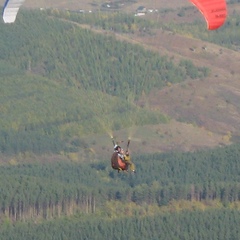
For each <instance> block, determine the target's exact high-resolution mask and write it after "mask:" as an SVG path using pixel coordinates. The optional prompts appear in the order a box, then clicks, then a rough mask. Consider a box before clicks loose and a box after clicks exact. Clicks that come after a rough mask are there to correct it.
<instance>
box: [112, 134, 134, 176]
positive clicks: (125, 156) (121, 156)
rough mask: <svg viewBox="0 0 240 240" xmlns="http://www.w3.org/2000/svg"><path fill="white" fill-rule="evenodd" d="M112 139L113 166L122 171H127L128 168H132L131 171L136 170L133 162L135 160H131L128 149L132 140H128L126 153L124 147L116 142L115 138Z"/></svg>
mask: <svg viewBox="0 0 240 240" xmlns="http://www.w3.org/2000/svg"><path fill="white" fill-rule="evenodd" d="M112 141H113V145H114V153H113V155H112V158H111V165H112V168H113V169H115V170H118V172H120V171H126V172H127V171H128V168H130V171H131V172H135V165H134V164H133V162H131V159H130V155H129V151H128V148H129V145H130V140H128V143H127V150H126V152H125V153H124V152H123V149H122V148H121V147H120V146H119V145H117V144H115V141H114V140H113V138H112Z"/></svg>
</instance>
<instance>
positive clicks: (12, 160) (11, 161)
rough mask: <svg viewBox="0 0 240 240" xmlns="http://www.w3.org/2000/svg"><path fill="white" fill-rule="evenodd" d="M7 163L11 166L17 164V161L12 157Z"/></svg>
mask: <svg viewBox="0 0 240 240" xmlns="http://www.w3.org/2000/svg"><path fill="white" fill-rule="evenodd" d="M9 164H10V165H12V166H16V165H18V162H17V161H16V159H14V158H12V159H10V160H9Z"/></svg>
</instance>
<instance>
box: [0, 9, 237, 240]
mask: <svg viewBox="0 0 240 240" xmlns="http://www.w3.org/2000/svg"><path fill="white" fill-rule="evenodd" d="M88 17H89V18H88ZM111 17H112V16H111V15H109V18H108V17H107V18H106V13H98V14H96V15H91V16H90V15H89V16H84V15H80V14H77V13H74V12H60V11H56V10H47V11H33V10H31V11H29V10H24V11H23V12H22V13H20V14H19V19H18V22H16V24H14V25H4V24H3V23H0V30H1V35H0V49H1V55H0V83H1V88H0V92H1V94H0V101H1V106H0V116H1V118H0V151H1V155H0V157H1V165H0V222H1V225H0V234H1V239H3V240H4V239H18V240H20V239H25V240H28V239H58V240H59V239H119V240H120V239H169V240H170V239H171V240H172V239H186V240H187V239H191V240H192V239H213V240H214V239H224V240H225V239H236V240H237V239H239V238H240V232H239V230H238V229H239V225H240V217H239V216H240V214H239V211H240V163H239V156H240V145H239V143H235V144H233V145H230V146H221V147H218V148H215V149H206V150H199V151H196V152H180V151H179V152H166V153H155V152H153V153H152V154H142V153H141V154H137V155H135V156H133V161H134V163H135V164H136V167H137V172H136V174H132V173H117V172H116V171H113V170H112V169H111V166H110V160H109V159H107V160H106V159H101V158H100V157H99V158H96V156H95V155H94V157H91V155H88V156H87V159H88V161H83V160H82V159H80V161H74V158H72V159H71V158H68V157H67V156H69V155H70V154H73V153H78V152H79V151H81V150H82V149H84V150H86V149H87V150H89V151H90V149H91V148H92V146H90V145H89V144H88V143H87V142H86V141H85V137H86V136H87V135H90V134H101V133H103V132H104V126H105V125H108V127H110V128H113V129H115V130H118V129H123V128H127V127H130V125H131V124H134V125H136V126H143V125H147V124H153V125H154V124H158V123H166V122H168V121H169V117H168V116H165V115H164V114H162V113H161V112H155V111H151V110H150V109H149V108H148V107H147V106H141V107H139V106H138V105H137V104H136V100H138V98H139V97H140V96H142V95H144V94H147V93H149V92H150V91H151V90H152V89H155V88H157V89H161V88H163V87H164V86H166V85H168V84H176V83H181V82H183V81H185V80H186V79H188V80H191V81H194V80H196V79H202V78H205V77H207V76H208V75H209V73H210V72H211V69H208V68H205V67H202V68H199V67H197V66H194V64H193V63H192V62H191V61H188V60H184V61H180V62H179V64H176V63H174V61H173V60H172V59H170V58H168V57H167V56H162V55H159V54H156V53H153V52H151V51H148V50H146V49H144V48H143V47H141V46H138V45H134V44H130V43H126V42H124V41H118V40H116V38H114V36H112V35H111V34H107V35H102V34H98V33H95V32H94V31H92V30H89V29H84V28H81V27H79V26H78V25H76V24H88V25H89V26H92V28H94V29H95V28H96V29H97V28H99V27H101V28H103V29H107V28H108V29H112V31H113V32H114V31H115V32H130V31H133V30H136V29H138V30H139V29H140V30H141V29H143V28H145V29H146V28H147V29H148V31H149V33H148V34H152V32H151V29H152V28H155V27H161V28H164V27H166V28H170V27H171V28H172V29H173V30H175V29H179V31H188V30H187V28H193V25H194V28H195V29H197V30H196V33H194V34H197V31H198V34H199V35H200V32H201V27H200V26H199V23H197V22H195V23H194V24H186V25H184V26H182V25H178V26H176V25H172V26H163V25H161V26H158V25H152V23H151V22H149V21H142V20H139V21H138V20H135V19H133V18H132V17H130V16H127V15H119V16H114V20H115V21H112V20H111ZM118 18H119V19H118ZM104 19H105V21H104ZM100 20H101V21H100ZM237 21H238V20H237V17H235V16H234V19H230V20H229V23H228V25H229V26H231V27H230V28H224V29H223V35H222V37H223V38H224V33H225V36H226V34H227V33H228V31H230V29H231V34H230V33H229V35H228V36H227V38H226V39H225V40H222V41H221V44H225V45H228V44H229V42H227V41H228V40H229V39H231V41H232V42H234V41H235V40H234V36H235V35H237V34H239V33H238V31H234V30H233V29H234V27H236V26H237V25H238V24H237ZM112 23H113V24H116V26H115V25H114V26H110V24H112ZM120 26H121V27H123V26H125V27H124V30H122V29H120ZM198 27H199V28H198ZM198 29H199V30H198ZM196 36H197V35H196ZM208 39H209V38H208ZM119 102H121V104H119ZM119 113H120V116H119ZM93 144H94V143H92V145H93ZM51 156H54V157H52V158H50V157H51ZM81 157H82V158H83V156H81ZM6 159H7V160H6ZM19 159H21V161H19ZM26 159H28V161H26ZM29 159H31V160H30V161H29ZM49 159H50V160H49Z"/></svg>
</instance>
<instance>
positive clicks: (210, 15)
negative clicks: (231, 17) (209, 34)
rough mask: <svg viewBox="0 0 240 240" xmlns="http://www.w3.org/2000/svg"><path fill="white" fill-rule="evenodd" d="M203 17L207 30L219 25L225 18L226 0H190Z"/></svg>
mask: <svg viewBox="0 0 240 240" xmlns="http://www.w3.org/2000/svg"><path fill="white" fill-rule="evenodd" d="M190 2H191V3H193V4H194V5H195V6H196V7H197V8H198V9H199V11H200V12H201V13H202V14H203V16H204V17H205V20H206V22H207V28H208V30H215V29H217V28H219V27H221V26H222V25H223V24H224V22H225V20H226V18H227V4H226V0H190Z"/></svg>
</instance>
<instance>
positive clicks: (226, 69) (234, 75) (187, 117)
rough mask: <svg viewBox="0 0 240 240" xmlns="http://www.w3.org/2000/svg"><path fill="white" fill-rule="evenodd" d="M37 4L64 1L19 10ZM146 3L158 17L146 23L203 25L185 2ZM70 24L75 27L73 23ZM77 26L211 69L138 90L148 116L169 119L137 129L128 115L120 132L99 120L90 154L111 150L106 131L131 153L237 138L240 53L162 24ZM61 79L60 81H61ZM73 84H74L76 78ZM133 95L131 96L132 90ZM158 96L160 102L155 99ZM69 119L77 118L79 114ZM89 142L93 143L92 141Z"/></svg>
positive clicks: (193, 147)
mask: <svg viewBox="0 0 240 240" xmlns="http://www.w3.org/2000/svg"><path fill="white" fill-rule="evenodd" d="M35 4H36V5H35ZM42 4H44V5H45V6H46V8H48V7H50V8H51V7H53V8H55V7H56V6H58V7H59V9H66V8H67V7H66V3H65V2H62V3H54V1H53V2H51V4H50V3H47V2H41V1H38V2H37V3H34V2H33V1H31V2H30V1H27V2H26V4H25V5H24V7H23V9H24V8H27V7H31V8H32V7H34V8H35V7H41V6H42ZM49 4H50V5H49ZM82 4H83V6H89V5H91V6H95V7H96V9H97V8H99V7H100V6H101V2H100V1H99V2H97V3H96V4H90V3H89V2H88V1H86V2H85V3H84V2H83V3H82ZM138 5H142V2H140V1H139V2H135V3H134V2H130V3H129V4H127V5H125V7H123V8H122V9H121V11H122V12H124V11H132V12H134V11H135V10H134V9H136V7H137V6H138ZM146 6H147V7H150V6H155V7H156V8H158V9H160V10H161V11H160V13H159V14H157V15H156V14H155V15H153V14H147V15H146V17H145V18H146V20H147V21H148V20H150V21H156V22H159V23H160V24H164V25H163V26H167V25H168V24H170V23H171V22H172V20H174V24H182V23H185V22H193V21H195V20H196V19H197V20H199V21H200V23H201V24H202V26H203V27H204V26H205V25H204V22H203V19H202V16H201V15H200V13H198V12H197V11H196V9H195V8H193V7H189V6H191V5H189V3H183V4H182V3H179V4H176V5H174V8H172V10H171V11H169V10H167V11H165V10H164V9H168V8H171V7H172V6H170V5H169V3H168V4H167V3H166V2H165V3H164V2H161V3H156V1H152V2H151V1H149V2H148V4H147V5H146ZM183 6H184V7H186V8H183V9H184V10H182V7H183ZM78 7H79V6H78V4H77V3H76V4H74V2H73V4H71V9H72V10H76V9H77V8H78ZM232 8H233V7H232ZM69 9H70V8H69ZM180 11H184V14H182V15H183V16H182V15H179V12H180ZM230 12H231V8H230ZM181 13H182V12H181ZM20 17H21V12H20ZM143 19H144V18H143ZM62 20H63V19H62ZM162 20H164V22H162ZM64 21H65V20H64ZM69 23H71V22H69ZM72 23H73V22H72ZM73 24H74V25H75V26H77V25H76V23H73ZM179 26H180V25H179ZM78 27H79V28H82V27H84V28H85V29H86V28H87V31H93V32H97V33H98V34H99V33H100V34H101V33H104V34H105V35H106V33H107V34H108V35H109V36H110V37H113V38H116V39H117V40H121V41H123V42H129V43H131V44H134V45H139V46H141V47H143V48H145V49H146V50H150V51H151V52H155V53H160V55H161V56H162V55H165V56H168V57H169V58H170V59H171V60H172V61H173V62H175V64H179V63H180V62H181V61H182V60H183V61H184V60H188V61H191V62H192V63H194V64H195V65H196V66H199V67H205V68H209V69H211V73H210V75H209V76H208V77H201V78H200V79H195V80H194V81H192V80H191V79H190V78H187V80H186V81H185V82H184V83H174V84H173V83H171V84H167V85H166V87H164V88H162V87H161V89H157V88H156V87H155V88H154V89H152V90H151V92H149V93H147V94H146V93H145V94H143V95H142V96H141V95H140V94H139V93H138V94H139V95H138V98H139V99H138V101H137V102H136V103H137V104H138V105H139V106H140V107H142V106H144V107H146V108H147V109H148V110H150V111H152V114H158V113H161V114H163V115H165V116H169V117H170V118H171V119H172V120H171V121H170V122H169V123H167V124H166V123H164V124H156V123H154V125H151V124H150V125H149V124H148V125H146V126H144V127H141V128H139V127H137V125H138V124H136V122H135V120H134V121H133V119H130V121H129V123H128V124H125V127H127V128H126V129H125V130H118V128H119V124H117V125H118V127H117V128H116V127H113V125H114V121H115V120H113V121H112V120H109V119H108V120H106V119H105V120H101V121H102V122H101V123H100V125H106V121H107V122H108V123H107V124H108V126H107V127H106V126H105V127H104V128H107V130H106V131H105V134H104V135H101V134H100V135H99V134H97V135H92V133H91V134H90V135H89V137H86V136H85V141H86V142H87V145H88V146H89V147H90V148H92V149H93V151H94V152H99V153H101V154H102V155H103V156H106V157H107V156H108V155H109V152H111V151H112V150H111V146H109V135H111V134H114V136H118V138H119V139H121V140H122V139H126V138H127V137H131V138H132V139H133V141H132V152H133V153H135V152H139V151H140V152H152V151H156V152H159V151H160V152H161V151H168V150H173V149H180V150H183V151H192V150H196V149H199V148H205V147H214V146H217V145H227V144H229V143H231V142H232V141H235V140H237V139H238V136H239V121H240V120H239V119H240V118H239V111H240V109H239V107H238V102H239V93H238V92H239V90H238V89H239V82H238V76H239V67H238V63H239V60H240V59H239V58H240V57H239V54H238V52H237V51H236V50H231V49H229V48H226V47H224V46H219V45H217V44H214V43H210V42H209V41H206V40H200V39H199V38H196V37H194V36H191V33H189V32H188V33H184V32H177V31H175V30H171V27H170V28H169V27H168V29H167V30H166V29H165V27H164V28H163V27H162V28H161V29H151V33H150V34H149V33H147V32H145V33H144V32H141V31H136V32H134V34H132V33H131V34H126V33H125V34H121V33H117V32H116V33H114V34H113V33H111V32H109V31H103V30H100V29H94V28H93V29H90V28H88V26H87V25H82V24H80V25H79V24H78ZM89 29H90V30H89ZM163 29H164V30H163ZM205 31H206V30H205ZM51 41H52V40H51ZM169 43H170V44H169ZM19 57H20V55H19ZM51 57H52V56H51ZM26 61H27V60H26ZM130 61H132V60H130ZM226 63H227V64H226ZM28 64H29V63H28ZM32 64H33V63H32ZM34 64H35V63H34ZM55 64H59V63H55ZM59 66H60V65H59ZM50 67H51V66H50ZM43 68H44V67H43V66H41V64H39V65H38V66H36V67H32V70H33V73H34V74H36V73H37V74H39V73H40V74H41V72H43V71H46V70H43ZM64 68H66V69H67V68H68V67H67V66H65V67H64ZM66 69H65V70H66ZM62 70H63V69H62ZM97 71H98V75H101V76H100V79H105V78H106V76H104V75H103V71H101V72H100V71H99V70H97ZM135 71H136V70H135V69H132V70H131V72H130V74H131V75H132V76H133V74H134V72H135ZM51 74H53V73H51ZM57 74H58V75H56V76H55V78H56V77H57V78H59V77H60V78H61V76H64V75H65V73H64V72H62V73H61V74H60V75H59V73H57ZM147 74H148V73H145V74H143V75H142V76H143V78H142V79H143V84H144V85H145V86H147V85H148V80H147V79H145V78H146V76H147ZM52 76H53V75H52ZM148 77H149V76H148ZM86 80H87V79H86ZM58 81H59V80H58ZM61 81H62V80H60V82H61ZM100 81H101V80H100ZM58 84H59V83H58ZM73 84H74V85H76V84H77V86H78V87H79V85H78V83H77V82H74V83H73ZM84 84H85V83H84ZM105 84H106V83H104V84H103V83H100V88H101V89H104V88H105V86H104V85H105ZM74 91H75V90H74ZM76 94H78V93H76ZM132 94H133V95H135V94H136V92H135V93H132ZM100 98H102V97H100ZM159 99H161V100H160V101H159ZM103 105H104V104H103ZM101 109H103V107H101V108H100V109H99V110H101ZM91 111H92V110H91ZM94 111H96V110H94ZM137 111H139V110H137ZM44 114H45V113H44ZM90 115H91V114H90ZM73 118H76V119H77V118H78V117H73ZM97 118H98V120H97V121H99V119H100V118H102V117H100V115H99V114H97ZM54 121H55V122H56V121H59V120H54ZM61 121H62V120H61ZM63 121H66V120H63ZM70 121H71V120H70ZM109 121H110V122H111V121H112V122H111V123H110V125H111V126H110V125H109ZM146 123H147V122H146ZM148 123H150V122H148ZM115 125H116V124H115ZM141 125H142V124H141ZM101 127H102V126H101ZM64 128H65V127H64ZM71 128H73V129H76V124H75V123H72V124H69V126H68V127H67V128H66V129H65V131H70V132H71V131H72V132H73V130H70V129H71ZM120 128H121V127H120ZM81 131H82V130H81ZM146 132H147V135H146ZM84 134H86V133H84ZM64 141H66V140H64ZM68 141H69V140H67V142H68ZM93 141H94V142H95V144H94V145H92V142H93ZM98 143H101V144H98Z"/></svg>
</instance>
